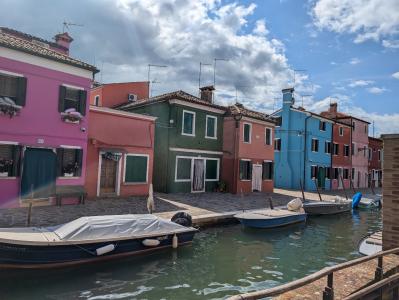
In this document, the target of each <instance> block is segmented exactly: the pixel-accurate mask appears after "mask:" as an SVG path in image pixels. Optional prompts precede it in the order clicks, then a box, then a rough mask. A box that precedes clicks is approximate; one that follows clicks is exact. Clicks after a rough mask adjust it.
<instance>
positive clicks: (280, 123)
mask: <svg viewBox="0 0 399 300" xmlns="http://www.w3.org/2000/svg"><path fill="white" fill-rule="evenodd" d="M275 121H276V126H281V125H282V124H283V117H277V118H276V119H275Z"/></svg>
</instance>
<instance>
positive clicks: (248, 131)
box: [244, 123, 252, 144]
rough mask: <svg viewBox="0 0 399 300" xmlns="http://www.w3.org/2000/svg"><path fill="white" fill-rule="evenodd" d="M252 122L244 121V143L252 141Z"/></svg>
mask: <svg viewBox="0 0 399 300" xmlns="http://www.w3.org/2000/svg"><path fill="white" fill-rule="evenodd" d="M251 127H252V126H251V124H248V123H244V143H248V144H250V143H251V131H252V130H251V129H252V128H251Z"/></svg>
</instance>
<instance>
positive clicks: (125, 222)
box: [53, 214, 188, 241]
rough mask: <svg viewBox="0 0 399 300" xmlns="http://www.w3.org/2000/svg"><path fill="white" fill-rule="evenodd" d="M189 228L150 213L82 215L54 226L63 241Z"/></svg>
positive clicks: (130, 235) (180, 230)
mask: <svg viewBox="0 0 399 300" xmlns="http://www.w3.org/2000/svg"><path fill="white" fill-rule="evenodd" d="M187 229H188V228H186V227H184V226H181V225H179V224H176V223H173V222H172V221H169V220H166V219H162V218H158V217H157V216H154V215H150V214H143V215H110V216H93V217H82V218H79V219H76V220H74V221H71V222H69V223H66V224H63V225H60V226H57V227H54V228H53V232H54V233H55V234H56V235H57V236H58V237H59V238H60V240H63V241H77V240H79V241H81V240H95V239H107V238H112V239H115V238H119V237H135V236H142V235H149V234H151V235H152V234H154V235H157V234H161V235H162V234H171V233H175V232H182V231H187Z"/></svg>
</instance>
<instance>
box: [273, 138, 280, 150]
mask: <svg viewBox="0 0 399 300" xmlns="http://www.w3.org/2000/svg"><path fill="white" fill-rule="evenodd" d="M274 150H275V151H281V139H274Z"/></svg>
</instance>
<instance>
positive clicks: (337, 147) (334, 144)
mask: <svg viewBox="0 0 399 300" xmlns="http://www.w3.org/2000/svg"><path fill="white" fill-rule="evenodd" d="M333 154H334V155H339V144H337V143H333Z"/></svg>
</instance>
